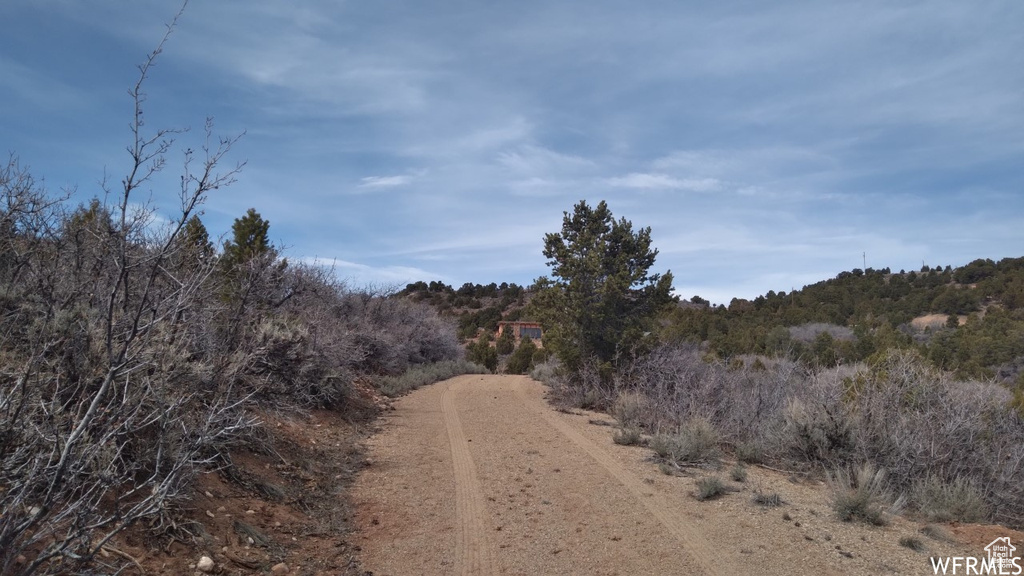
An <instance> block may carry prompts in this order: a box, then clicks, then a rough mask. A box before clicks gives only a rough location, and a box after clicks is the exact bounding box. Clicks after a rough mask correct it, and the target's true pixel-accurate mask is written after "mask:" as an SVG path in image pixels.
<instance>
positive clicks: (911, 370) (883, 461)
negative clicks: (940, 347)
mask: <svg viewBox="0 0 1024 576" xmlns="http://www.w3.org/2000/svg"><path fill="white" fill-rule="evenodd" d="M754 364H756V363H744V366H743V367H740V366H739V365H738V364H737V366H736V368H735V369H732V370H730V369H729V367H728V366H726V365H725V364H722V363H719V362H717V361H714V360H712V361H708V360H707V359H705V358H702V356H701V354H700V352H699V350H698V349H697V348H696V347H694V346H689V345H681V346H665V347H661V348H657V349H655V350H654V351H652V352H651V353H650V354H649V355H647V356H646V357H642V358H640V359H638V360H637V361H636V362H634V363H633V364H632V365H631V366H628V367H625V368H624V369H623V370H621V371H620V373H619V374H618V375H617V376H616V378H615V390H616V392H617V394H618V395H619V396H618V397H623V398H628V399H629V405H630V406H640V405H643V406H644V410H643V413H644V414H645V417H646V418H648V419H649V421H646V422H645V426H648V427H649V428H650V429H651V430H655V431H657V430H663V431H664V430H674V429H677V428H678V427H679V426H681V425H682V424H683V423H685V422H688V421H689V420H691V419H693V418H703V419H706V420H707V421H708V422H709V423H710V424H711V425H712V426H713V427H714V429H715V430H716V431H717V433H718V434H719V435H720V440H721V441H722V442H725V443H729V444H732V445H733V446H734V447H735V450H736V454H737V457H738V458H741V459H745V460H747V459H750V458H756V459H758V460H761V459H768V460H773V459H781V460H784V461H786V462H787V463H788V464H790V465H796V466H808V465H819V466H820V465H823V466H825V467H826V468H832V467H839V466H846V465H849V464H851V463H853V462H864V461H872V462H876V463H877V464H878V465H879V466H882V467H884V468H885V469H886V470H887V473H888V482H889V483H890V484H891V486H892V487H893V488H894V489H897V490H900V491H904V492H905V491H909V490H911V488H912V486H913V483H914V482H915V481H917V480H921V479H923V478H927V477H928V476H929V475H934V476H935V477H936V478H937V479H938V480H939V481H941V482H943V483H955V482H957V479H958V478H959V479H963V480H962V481H969V482H970V483H971V486H973V487H974V490H976V491H977V493H978V494H980V495H981V496H982V497H983V498H984V500H985V502H987V505H988V508H989V509H990V510H991V511H992V518H994V519H997V520H1000V521H1002V522H1006V523H1009V524H1014V525H1021V524H1022V523H1024V444H1022V443H1021V442H1020V441H1019V439H1020V438H1024V422H1022V419H1021V415H1020V414H1018V413H1016V412H1015V411H1014V410H1012V409H1011V408H1010V407H1009V403H1010V398H1011V395H1010V393H1009V392H1008V391H1007V390H1006V389H1005V388H1003V387H1001V386H998V385H994V384H989V383H981V382H959V381H955V380H954V379H953V378H952V377H951V376H950V375H949V374H945V373H940V372H937V371H935V370H933V369H931V368H929V367H928V365H927V363H926V362H924V361H922V360H921V358H919V357H918V356H917V355H916V354H915V353H913V352H906V351H899V350H893V351H889V352H887V353H885V354H882V355H879V356H878V357H876V358H874V359H873V360H872V362H871V363H869V364H864V365H854V366H839V367H837V368H831V369H825V370H818V371H813V372H812V371H808V370H805V369H803V368H801V367H800V366H799V365H797V364H795V363H793V362H790V361H788V360H768V359H766V360H763V361H762V362H761V363H760V364H761V365H760V366H759V367H758V368H757V369H754V368H752V366H753V365H754ZM567 388H571V387H570V386H567ZM584 393H585V391H584V390H579V389H577V390H572V389H568V390H563V391H562V392H561V394H562V395H563V396H572V395H574V394H576V395H580V394H584ZM620 409H621V410H623V414H625V412H627V411H626V410H625V406H622V407H620ZM631 417H632V416H631ZM669 437H670V435H665V434H662V435H656V436H655V438H654V440H653V441H652V447H655V448H657V447H659V446H660V447H661V448H662V449H663V451H664V452H665V453H666V454H667V453H669V444H670V443H669V442H668V439H669Z"/></svg>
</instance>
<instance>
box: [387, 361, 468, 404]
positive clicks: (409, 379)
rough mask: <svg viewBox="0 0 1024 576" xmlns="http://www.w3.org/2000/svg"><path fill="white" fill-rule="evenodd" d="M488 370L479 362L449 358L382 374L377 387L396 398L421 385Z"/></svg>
mask: <svg viewBox="0 0 1024 576" xmlns="http://www.w3.org/2000/svg"><path fill="white" fill-rule="evenodd" d="M486 372H487V370H486V369H485V368H484V367H483V366H480V365H479V364H474V363H472V362H467V361H465V360H448V361H444V362H435V363H433V364H424V365H422V366H414V367H412V368H410V369H409V370H407V371H406V372H405V373H404V374H402V375H400V376H382V377H380V378H378V379H377V382H376V387H377V388H378V389H379V390H380V391H381V393H383V394H385V395H387V396H390V397H392V398H394V397H397V396H401V395H402V394H405V393H407V392H411V391H413V390H415V389H417V388H419V387H421V386H426V385H428V384H433V383H435V382H440V381H442V380H447V379H449V378H454V377H456V376H460V375H462V374H485V373H486Z"/></svg>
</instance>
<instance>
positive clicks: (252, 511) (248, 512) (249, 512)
mask: <svg viewBox="0 0 1024 576" xmlns="http://www.w3.org/2000/svg"><path fill="white" fill-rule="evenodd" d="M245 513H246V514H248V515H250V516H252V515H253V514H255V513H256V511H255V510H246V511H245Z"/></svg>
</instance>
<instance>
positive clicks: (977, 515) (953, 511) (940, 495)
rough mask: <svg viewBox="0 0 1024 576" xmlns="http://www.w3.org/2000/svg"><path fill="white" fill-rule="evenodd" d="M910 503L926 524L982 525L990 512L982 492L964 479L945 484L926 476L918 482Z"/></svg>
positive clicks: (914, 486) (914, 487)
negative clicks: (960, 523)
mask: <svg viewBox="0 0 1024 576" xmlns="http://www.w3.org/2000/svg"><path fill="white" fill-rule="evenodd" d="M910 501H911V503H912V504H913V506H914V508H915V509H917V511H918V512H919V513H920V514H921V515H922V516H924V517H925V519H927V520H928V521H929V522H952V521H957V522H982V521H984V520H986V519H987V518H988V515H989V511H990V508H989V505H988V503H986V502H985V497H984V494H982V492H981V490H979V489H978V488H977V487H976V486H975V485H974V483H972V482H971V481H970V480H967V479H965V478H956V479H954V480H953V481H951V482H945V481H943V480H942V479H941V478H939V477H937V476H933V475H929V476H928V477H927V478H924V479H920V480H917V481H915V482H914V484H913V487H912V489H911V492H910Z"/></svg>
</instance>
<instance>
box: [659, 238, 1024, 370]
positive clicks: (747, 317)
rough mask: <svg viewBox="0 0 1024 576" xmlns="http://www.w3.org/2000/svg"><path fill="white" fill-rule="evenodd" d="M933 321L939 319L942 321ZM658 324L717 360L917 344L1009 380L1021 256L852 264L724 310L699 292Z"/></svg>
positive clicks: (1023, 294) (1020, 309)
mask: <svg viewBox="0 0 1024 576" xmlns="http://www.w3.org/2000/svg"><path fill="white" fill-rule="evenodd" d="M693 304H701V305H699V306H694V305H693ZM929 315H930V316H931V317H930V318H922V317H924V316H929ZM936 317H939V318H942V320H944V321H942V322H941V323H939V325H938V326H936V324H937V323H936V322H935V319H936ZM951 317H952V318H953V319H952V320H950V318H951ZM915 319H919V321H916V322H915ZM926 320H931V322H927V321H926ZM662 326H663V331H662V337H663V339H665V340H668V341H690V342H706V343H707V346H708V347H709V349H710V350H711V351H713V352H714V353H715V354H717V355H718V356H719V357H722V358H730V357H733V356H736V355H742V354H765V355H779V354H783V355H788V356H790V357H792V358H794V359H800V360H803V361H805V362H808V363H812V364H816V365H824V366H835V365H837V364H841V363H851V362H856V361H859V360H864V359H866V358H868V357H869V356H871V355H872V354H875V353H876V352H880V351H883V350H886V349H889V348H894V347H895V348H917V349H918V350H919V351H920V352H921V353H922V354H923V355H924V356H925V357H927V358H928V359H930V360H931V361H932V362H933V363H934V364H935V365H936V366H937V367H939V368H942V369H944V370H949V371H953V372H955V373H957V375H959V376H961V377H971V378H991V377H995V378H998V379H1000V380H1002V381H1004V382H1006V383H1014V382H1016V380H1017V379H1018V378H1019V377H1020V376H1019V375H1020V373H1021V371H1022V369H1024V258H1007V259H1004V260H1001V261H999V262H993V261H992V260H975V261H974V262H971V263H970V264H968V265H967V266H964V267H962V268H956V269H953V268H951V267H949V266H947V267H945V268H939V267H936V268H929V267H924V268H922V269H921V270H920V271H912V272H905V271H900V272H897V273H893V272H891V271H890V270H889V269H882V270H872V269H870V268H869V269H867V270H853V271H851V272H843V273H841V274H839V275H838V276H836V277H835V278H832V279H829V280H824V281H822V282H818V283H815V284H812V285H810V286H806V287H804V288H803V289H801V290H795V291H793V292H791V293H788V294H787V293H785V292H780V293H775V292H768V293H767V294H765V295H764V296H759V297H757V298H755V299H754V300H753V301H749V300H740V299H734V300H733V301H732V302H730V303H729V305H728V306H727V307H726V306H711V305H709V304H707V303H706V302H704V301H703V300H701V299H700V298H698V297H695V298H694V299H692V300H691V301H690V302H686V303H681V304H680V305H679V306H676V307H674V308H673V309H672V310H670V311H669V312H668V313H667V314H666V315H665V317H664V319H663V322H662Z"/></svg>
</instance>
